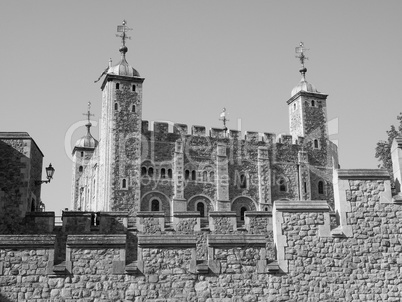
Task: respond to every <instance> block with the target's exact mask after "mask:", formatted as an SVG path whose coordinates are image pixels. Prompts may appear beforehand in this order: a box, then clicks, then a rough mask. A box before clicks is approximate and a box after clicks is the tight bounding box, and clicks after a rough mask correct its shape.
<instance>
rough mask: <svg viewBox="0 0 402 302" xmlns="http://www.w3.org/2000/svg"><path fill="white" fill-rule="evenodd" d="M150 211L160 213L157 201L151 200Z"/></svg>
mask: <svg viewBox="0 0 402 302" xmlns="http://www.w3.org/2000/svg"><path fill="white" fill-rule="evenodd" d="M151 211H152V212H159V211H160V208H159V200H157V199H152V201H151Z"/></svg>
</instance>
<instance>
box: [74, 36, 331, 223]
mask: <svg viewBox="0 0 402 302" xmlns="http://www.w3.org/2000/svg"><path fill="white" fill-rule="evenodd" d="M127 51H128V48H127V47H126V46H125V40H124V38H123V45H122V47H121V48H120V53H121V60H120V61H119V63H117V64H116V65H112V64H111V63H110V64H109V67H108V68H107V70H106V71H105V72H104V74H105V77H104V79H103V82H102V84H101V90H102V117H101V123H100V141H99V142H98V141H96V140H95V139H94V138H93V137H92V135H91V133H90V126H91V124H90V123H89V122H88V124H87V127H88V132H87V134H86V135H85V136H84V137H82V138H81V139H80V140H78V142H77V143H76V145H75V147H74V150H73V158H74V163H73V181H72V200H71V208H72V209H73V210H79V211H128V212H129V213H130V214H131V215H132V216H135V215H136V213H138V212H140V211H157V212H158V211H161V212H164V213H165V216H166V217H167V218H169V217H173V215H174V213H175V212H186V211H198V212H200V213H201V215H202V217H207V216H208V213H210V212H213V211H235V212H236V215H237V219H238V221H239V222H244V213H245V212H246V211H268V212H271V211H272V204H273V200H278V199H286V200H327V201H328V202H329V203H330V205H331V207H332V208H333V205H334V201H333V189H332V187H333V186H332V170H333V169H334V167H335V168H337V166H338V155H337V149H336V146H335V145H334V144H333V143H332V142H331V141H329V139H328V129H327V95H326V94H323V93H320V92H318V90H317V89H315V87H314V86H313V85H312V84H310V83H308V82H307V81H306V79H305V74H306V71H307V69H306V68H304V66H303V68H302V69H301V70H300V72H301V74H302V79H301V81H300V83H299V84H298V85H297V86H296V87H295V88H294V89H293V90H292V92H291V98H290V99H289V100H287V106H288V107H289V129H290V134H289V135H278V136H277V135H275V134H273V133H268V132H267V133H257V132H250V131H247V132H246V133H245V134H242V133H241V132H240V131H237V130H228V129H227V128H226V127H224V128H212V129H210V130H209V131H206V128H205V127H203V126H192V127H191V129H189V127H188V126H187V125H184V124H179V123H175V124H168V123H164V122H154V123H153V125H150V124H149V123H148V121H144V120H143V119H142V104H143V102H144V101H146V100H143V97H142V91H143V83H144V78H142V77H141V76H140V74H139V73H138V71H137V70H135V69H134V68H133V67H131V66H130V65H129V64H128V62H127V60H126V53H127ZM223 114H225V113H223Z"/></svg>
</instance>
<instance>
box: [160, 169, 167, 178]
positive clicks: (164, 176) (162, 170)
mask: <svg viewBox="0 0 402 302" xmlns="http://www.w3.org/2000/svg"><path fill="white" fill-rule="evenodd" d="M161 178H166V169H165V168H162V169H161Z"/></svg>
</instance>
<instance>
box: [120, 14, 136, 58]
mask: <svg viewBox="0 0 402 302" xmlns="http://www.w3.org/2000/svg"><path fill="white" fill-rule="evenodd" d="M122 24H123V25H117V32H118V33H122V34H120V35H118V34H116V37H119V38H121V47H120V52H121V53H122V55H123V56H124V55H125V54H126V52H127V51H128V48H127V46H126V39H131V37H129V36H127V35H126V32H127V31H129V30H133V29H132V28H129V27H127V26H126V24H127V22H126V20H123V23H122Z"/></svg>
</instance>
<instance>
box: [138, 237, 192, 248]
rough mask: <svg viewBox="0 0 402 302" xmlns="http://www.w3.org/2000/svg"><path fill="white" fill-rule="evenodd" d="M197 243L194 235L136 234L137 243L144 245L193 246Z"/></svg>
mask: <svg viewBox="0 0 402 302" xmlns="http://www.w3.org/2000/svg"><path fill="white" fill-rule="evenodd" d="M196 244H197V237H196V236H195V235H145V234H144V235H143V234H141V235H138V245H139V247H141V248H146V247H173V248H174V247H193V248H195V247H196Z"/></svg>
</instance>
